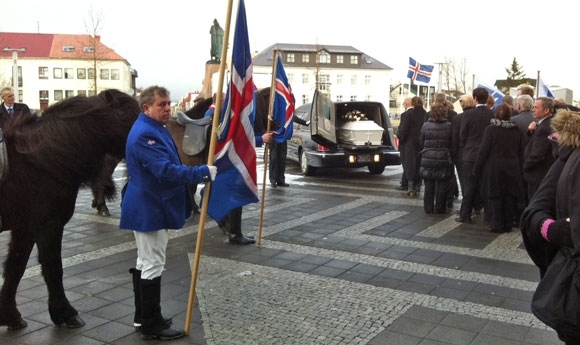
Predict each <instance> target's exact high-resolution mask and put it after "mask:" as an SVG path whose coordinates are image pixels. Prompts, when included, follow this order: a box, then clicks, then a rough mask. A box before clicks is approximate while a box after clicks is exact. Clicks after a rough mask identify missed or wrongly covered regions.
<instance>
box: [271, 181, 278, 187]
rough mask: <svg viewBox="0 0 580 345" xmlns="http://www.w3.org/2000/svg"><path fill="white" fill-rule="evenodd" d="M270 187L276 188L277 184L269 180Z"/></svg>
mask: <svg viewBox="0 0 580 345" xmlns="http://www.w3.org/2000/svg"><path fill="white" fill-rule="evenodd" d="M270 187H272V188H276V187H278V184H277V183H276V182H270Z"/></svg>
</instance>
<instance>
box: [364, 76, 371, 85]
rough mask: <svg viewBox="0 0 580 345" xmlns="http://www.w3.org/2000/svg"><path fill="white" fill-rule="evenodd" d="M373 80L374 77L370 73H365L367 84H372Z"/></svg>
mask: <svg viewBox="0 0 580 345" xmlns="http://www.w3.org/2000/svg"><path fill="white" fill-rule="evenodd" d="M371 80H372V78H371V75H370V74H367V75H365V85H371Z"/></svg>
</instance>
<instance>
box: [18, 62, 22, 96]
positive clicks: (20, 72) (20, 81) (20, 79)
mask: <svg viewBox="0 0 580 345" xmlns="http://www.w3.org/2000/svg"><path fill="white" fill-rule="evenodd" d="M18 87H22V66H18ZM18 99H19V100H20V101H22V97H19V98H18Z"/></svg>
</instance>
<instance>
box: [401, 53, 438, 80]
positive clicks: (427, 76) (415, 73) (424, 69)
mask: <svg viewBox="0 0 580 345" xmlns="http://www.w3.org/2000/svg"><path fill="white" fill-rule="evenodd" d="M433 67H434V66H433V65H422V64H420V63H418V62H417V61H416V60H415V59H413V58H412V57H410V58H409V72H407V78H409V79H411V80H412V81H419V82H422V83H425V84H429V81H430V80H431V73H433Z"/></svg>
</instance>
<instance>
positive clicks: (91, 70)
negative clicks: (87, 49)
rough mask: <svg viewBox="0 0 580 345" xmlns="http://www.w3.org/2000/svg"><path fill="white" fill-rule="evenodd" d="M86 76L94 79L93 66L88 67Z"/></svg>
mask: <svg viewBox="0 0 580 345" xmlns="http://www.w3.org/2000/svg"><path fill="white" fill-rule="evenodd" d="M87 72H88V73H87V76H88V77H89V79H95V69H94V68H89V69H88V71H87Z"/></svg>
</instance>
